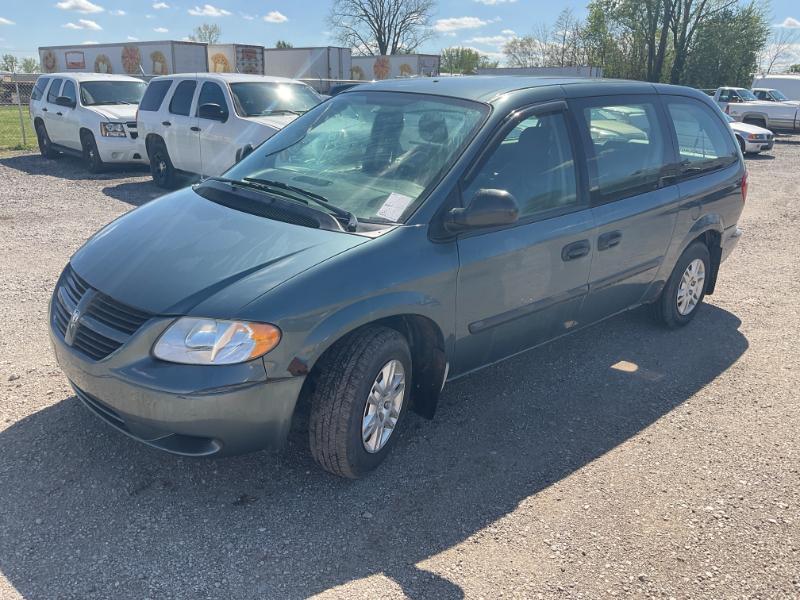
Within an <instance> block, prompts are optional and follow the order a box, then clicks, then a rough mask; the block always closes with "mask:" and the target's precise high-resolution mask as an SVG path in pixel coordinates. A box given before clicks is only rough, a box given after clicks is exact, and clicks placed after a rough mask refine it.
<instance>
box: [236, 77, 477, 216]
mask: <svg viewBox="0 0 800 600" xmlns="http://www.w3.org/2000/svg"><path fill="white" fill-rule="evenodd" d="M487 114H488V107H487V106H485V105H483V104H479V103H477V102H470V101H466V100H459V99H455V98H444V97H439V96H428V95H423V94H410V93H398V92H379V91H360V92H347V93H344V94H340V95H338V96H335V97H333V98H331V99H330V100H327V101H326V102H324V103H323V104H321V105H320V106H318V107H317V108H315V109H314V110H312V111H310V112H309V113H307V114H305V115H303V116H302V117H300V118H298V119H296V120H295V121H294V122H292V123H291V124H289V125H288V126H287V127H285V128H284V129H282V130H281V131H279V132H278V133H276V134H275V135H274V136H273V137H271V138H270V139H269V140H267V141H266V142H264V144H262V145H261V146H259V147H258V148H257V149H256V150H255V151H254V152H253V153H252V154H250V156H248V157H247V158H245V159H244V160H242V161H241V162H239V163H238V164H236V165H234V166H233V168H231V169H230V170H229V171H228V172H227V173H226V177H229V178H232V179H238V180H240V181H241V180H244V179H245V178H250V179H259V180H268V181H272V182H280V183H281V184H284V185H291V186H294V187H296V188H303V189H304V190H306V191H309V192H312V193H315V194H318V195H319V196H321V197H324V198H325V199H326V200H327V201H329V202H330V203H331V204H332V205H335V206H338V207H340V208H342V209H345V210H347V211H349V212H351V213H353V214H354V215H355V216H356V217H358V219H359V220H366V221H378V222H381V221H383V222H402V221H404V219H405V218H407V216H408V215H410V214H411V212H413V210H414V208H415V207H416V206H417V205H418V204H419V202H421V201H422V199H423V198H424V195H425V192H426V190H427V189H428V188H429V186H432V185H433V184H434V183H435V182H437V181H438V179H439V178H440V177H441V176H442V175H443V174H444V173H445V172H446V171H447V169H449V168H450V166H451V165H452V164H453V162H454V161H455V160H456V158H457V157H458V156H459V154H460V153H461V151H462V150H463V148H464V147H465V146H466V145H467V143H469V141H470V140H471V139H472V137H473V136H474V135H475V133H476V131H477V130H478V128H479V126H480V125H481V123H482V122H483V121H484V119H485V118H486V116H487Z"/></svg>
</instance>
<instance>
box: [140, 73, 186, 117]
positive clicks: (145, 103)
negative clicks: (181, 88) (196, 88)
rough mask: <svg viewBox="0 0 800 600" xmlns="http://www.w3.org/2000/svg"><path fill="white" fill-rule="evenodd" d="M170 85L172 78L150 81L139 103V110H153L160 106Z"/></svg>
mask: <svg viewBox="0 0 800 600" xmlns="http://www.w3.org/2000/svg"><path fill="white" fill-rule="evenodd" d="M171 85H172V79H160V80H158V81H153V82H151V83H150V85H148V86H147V90H146V91H145V93H144V96H143V97H142V101H141V102H140V103H139V110H150V111H155V110H158V109H159V108H161V103H162V102H163V101H164V97H165V96H166V95H167V92H168V91H169V88H170V86H171ZM190 102H191V100H190Z"/></svg>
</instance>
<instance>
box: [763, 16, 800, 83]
mask: <svg viewBox="0 0 800 600" xmlns="http://www.w3.org/2000/svg"><path fill="white" fill-rule="evenodd" d="M797 44H800V29H789V28H787V27H776V28H774V29H773V30H772V32H771V33H770V35H769V41H768V43H767V45H766V48H765V49H764V53H763V55H762V60H761V65H760V66H761V71H762V72H764V73H765V74H767V75H769V74H770V73H771V72H772V69H774V68H775V65H776V63H778V62H780V61H781V59H783V58H784V57H785V56H786V55H787V54H788V53H789V52H790V51H791V50H792V48H793V47H794V46H796V45H797Z"/></svg>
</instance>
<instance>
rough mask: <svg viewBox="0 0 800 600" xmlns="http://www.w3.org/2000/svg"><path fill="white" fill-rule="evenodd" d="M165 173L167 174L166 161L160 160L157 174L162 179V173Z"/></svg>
mask: <svg viewBox="0 0 800 600" xmlns="http://www.w3.org/2000/svg"><path fill="white" fill-rule="evenodd" d="M166 172H167V161H165V160H164V159H160V160H159V161H158V174H159V175H161V176H162V177H163V176H164V173H166Z"/></svg>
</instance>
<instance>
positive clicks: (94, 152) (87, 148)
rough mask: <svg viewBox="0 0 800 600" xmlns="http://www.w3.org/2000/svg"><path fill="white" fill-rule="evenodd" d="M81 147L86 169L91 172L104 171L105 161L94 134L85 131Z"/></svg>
mask: <svg viewBox="0 0 800 600" xmlns="http://www.w3.org/2000/svg"><path fill="white" fill-rule="evenodd" d="M81 148H82V149H83V163H84V165H86V170H87V171H89V173H102V172H103V170H104V169H105V163H103V159H102V158H100V152H99V151H98V149H97V142H96V141H95V139H94V135H92V134H91V133H88V132H84V133H83V135H81Z"/></svg>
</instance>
